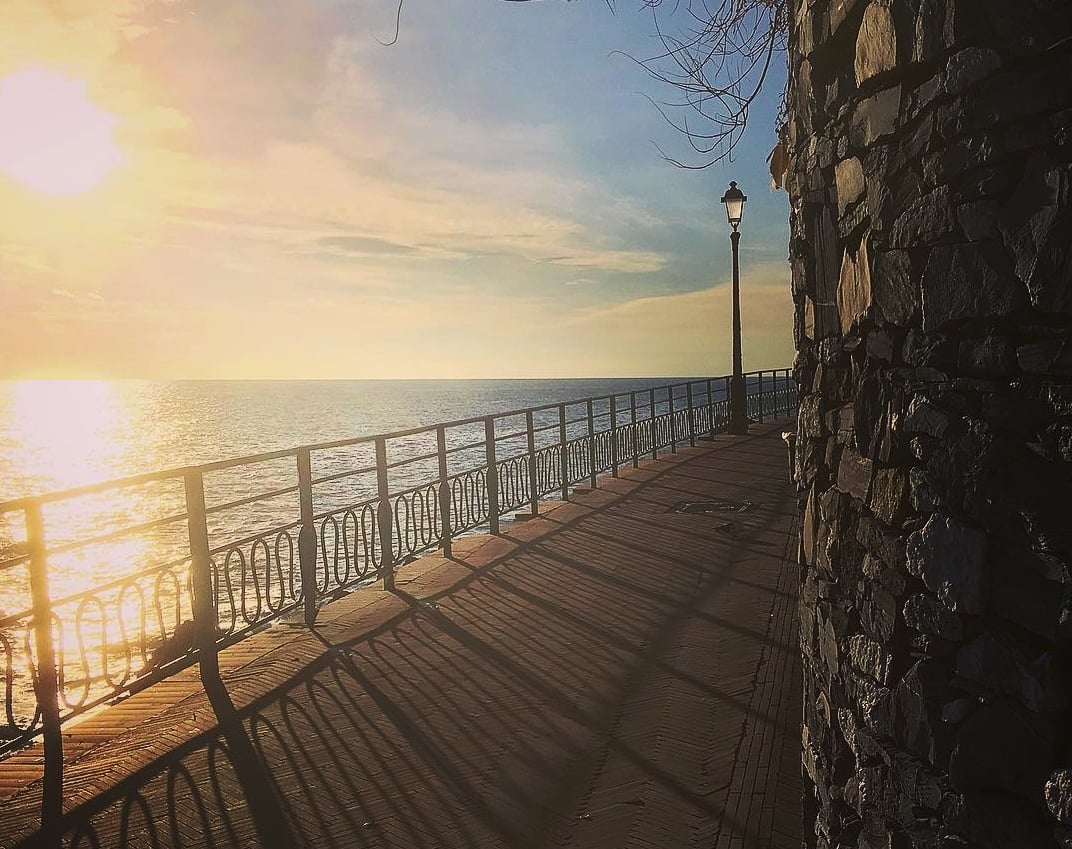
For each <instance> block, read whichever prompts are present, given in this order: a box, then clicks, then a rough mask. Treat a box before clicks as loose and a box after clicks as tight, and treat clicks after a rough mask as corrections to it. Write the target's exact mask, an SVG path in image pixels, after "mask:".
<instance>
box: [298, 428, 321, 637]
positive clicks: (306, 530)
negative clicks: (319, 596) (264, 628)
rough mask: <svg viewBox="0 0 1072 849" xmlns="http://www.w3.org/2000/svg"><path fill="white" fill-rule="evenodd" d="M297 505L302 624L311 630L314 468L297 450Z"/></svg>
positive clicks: (301, 450)
mask: <svg viewBox="0 0 1072 849" xmlns="http://www.w3.org/2000/svg"><path fill="white" fill-rule="evenodd" d="M298 505H299V509H300V510H301V530H299V531H298V567H299V569H300V570H301V580H302V598H303V600H304V602H305V624H306V625H308V626H309V627H310V628H311V627H312V626H313V625H314V624H315V623H316V591H317V586H316V524H315V522H314V520H313V464H312V460H311V458H310V456H309V449H308V448H299V449H298Z"/></svg>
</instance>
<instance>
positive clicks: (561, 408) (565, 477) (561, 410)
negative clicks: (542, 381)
mask: <svg viewBox="0 0 1072 849" xmlns="http://www.w3.org/2000/svg"><path fill="white" fill-rule="evenodd" d="M566 439H567V435H566V405H565V404H559V405H558V441H559V443H560V444H561V445H562V450H561V451H560V452H559V456H558V459H559V465H560V466H561V469H562V500H563V501H569V485H570V479H569V450H568V449H567V447H566Z"/></svg>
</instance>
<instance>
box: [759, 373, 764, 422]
mask: <svg viewBox="0 0 1072 849" xmlns="http://www.w3.org/2000/svg"><path fill="white" fill-rule="evenodd" d="M759 423H760V424H763V370H762V369H760V371H759Z"/></svg>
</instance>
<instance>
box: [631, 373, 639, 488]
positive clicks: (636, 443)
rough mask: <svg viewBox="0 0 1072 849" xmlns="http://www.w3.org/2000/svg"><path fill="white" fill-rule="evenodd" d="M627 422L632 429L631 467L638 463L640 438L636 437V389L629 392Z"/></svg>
mask: <svg viewBox="0 0 1072 849" xmlns="http://www.w3.org/2000/svg"><path fill="white" fill-rule="evenodd" d="M629 424H630V425H631V426H632V431H633V468H634V469H635V468H636V467H637V466H639V465H640V453H639V452H640V440H639V439H638V438H637V425H636V390H633V391H632V392H630V393H629Z"/></svg>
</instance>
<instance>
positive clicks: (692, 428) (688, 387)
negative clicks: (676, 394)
mask: <svg viewBox="0 0 1072 849" xmlns="http://www.w3.org/2000/svg"><path fill="white" fill-rule="evenodd" d="M685 398H686V401H687V403H688V408H689V446H690V447H692V448H695V447H696V413H695V412H694V411H693V408H692V383H691V382H689V383H686V384H685Z"/></svg>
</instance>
